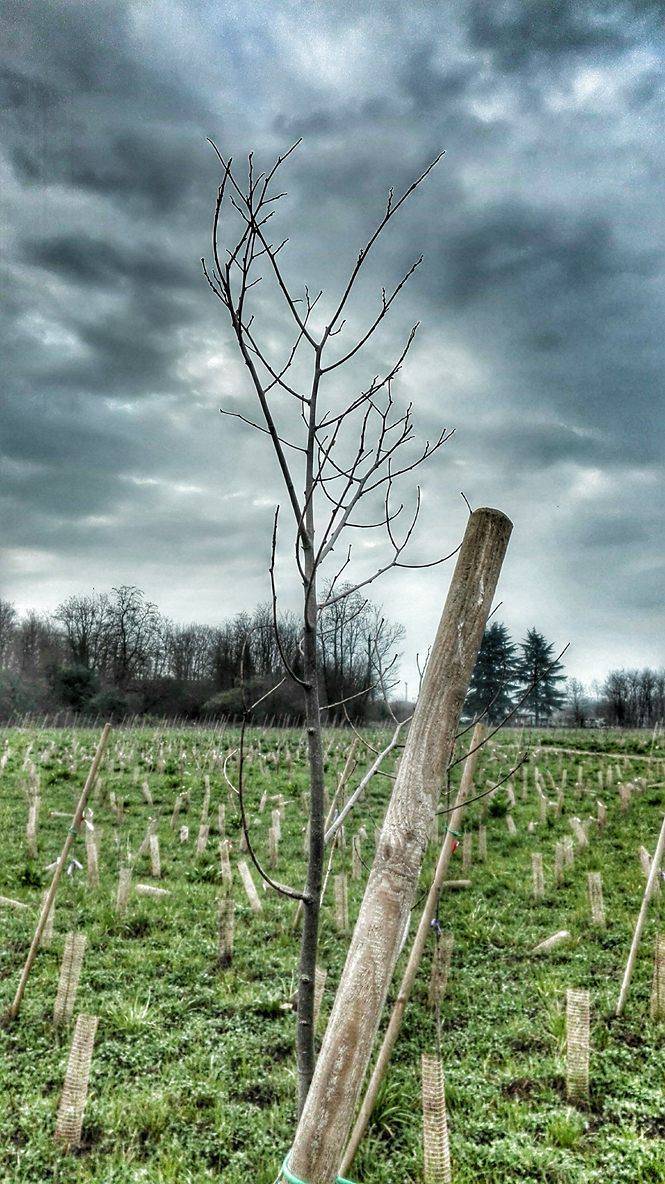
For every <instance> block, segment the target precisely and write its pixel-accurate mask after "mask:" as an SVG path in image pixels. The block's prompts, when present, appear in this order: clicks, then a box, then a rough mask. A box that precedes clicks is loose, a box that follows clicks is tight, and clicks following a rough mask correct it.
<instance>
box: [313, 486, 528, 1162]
mask: <svg viewBox="0 0 665 1184" xmlns="http://www.w3.org/2000/svg"><path fill="white" fill-rule="evenodd" d="M511 529H512V524H511V523H510V520H509V519H508V518H506V516H505V515H504V514H502V513H500V512H499V511H498V510H488V509H481V510H476V511H475V512H474V513H473V514H472V515H471V517H470V518H469V521H468V524H467V529H466V533H465V536H464V540H463V543H462V546H461V549H460V553H459V557H458V560H457V564H456V567H455V572H454V574H453V579H452V582H451V586H450V590H449V592H448V597H447V599H446V604H445V608H444V611H443V616H442V618H441V622H440V625H439V629H438V631H437V636H436V639H435V642H434V645H433V648H432V652H431V655H430V659H429V662H428V664H427V670H426V672H425V678H424V680H423V686H422V690H421V693H420V696H419V699H418V704H417V707H416V711H415V714H414V718H413V721H412V723H411V727H410V730H409V735H408V738H407V741H406V745H405V749H404V754H403V757H402V761H401V764H400V769H399V772H398V775H397V778H396V781H395V785H394V789H393V794H392V797H391V800H390V804H389V806H388V810H387V812H386V817H385V821H384V824H383V828H382V831H381V835H380V838H379V843H378V846H377V851H376V856H375V859H374V865H373V868H372V871H371V873H370V876H369V880H368V883H367V888H366V891H365V896H364V899H363V903H362V906H361V910H360V915H359V918H358V922H357V924H356V928H355V932H354V935H353V938H352V941H351V946H350V949H349V953H348V956H347V960H346V964H345V967H344V971H343V974H342V979H341V982H340V986H339V989H338V992H337V997H336V999H335V1004H334V1007H333V1011H332V1014H331V1017H330V1021H329V1023H328V1028H327V1031H326V1035H325V1038H324V1041H323V1045H322V1048H321V1052H320V1054H319V1058H318V1061H317V1064H316V1069H315V1071H314V1076H313V1079H312V1084H311V1086H310V1089H309V1093H308V1095H307V1100H306V1102H305V1105H304V1108H303V1110H302V1114H301V1117H300V1121H299V1124H298V1128H297V1131H296V1135H295V1139H294V1143H293V1149H292V1152H291V1156H290V1166H291V1170H292V1171H293V1173H294V1174H295V1175H297V1176H299V1177H300V1179H302V1180H306V1181H308V1184H331V1182H332V1181H333V1180H334V1178H335V1175H336V1172H337V1168H338V1166H339V1163H340V1160H341V1157H342V1152H343V1149H344V1145H345V1142H346V1139H347V1136H348V1133H349V1129H350V1126H351V1120H352V1117H353V1111H354V1109H355V1106H356V1103H357V1101H358V1094H359V1092H360V1088H361V1086H362V1081H363V1077H364V1075H365V1072H366V1070H367V1065H368V1062H369V1058H370V1055H371V1050H372V1045H373V1042H374V1038H375V1036H376V1030H377V1027H378V1023H379V1018H380V1015H381V1010H382V1008H383V1005H384V1002H385V998H386V993H387V990H388V986H389V984H390V980H391V978H392V975H393V972H394V969H395V962H396V960H397V956H398V953H399V948H400V942H401V939H402V936H403V934H404V930H405V928H406V923H407V920H408V916H409V913H410V911H411V908H412V907H413V903H414V898H415V893H416V890H417V884H418V877H419V874H420V868H421V864H422V859H423V855H424V852H425V849H426V846H427V840H428V835H429V833H430V831H431V826H432V819H433V817H434V811H435V809H436V806H437V803H438V797H439V791H440V786H441V780H442V777H443V775H444V773H445V770H446V767H447V765H448V763H449V761H450V757H451V753H452V751H453V747H454V743H455V730H456V727H457V723H458V720H459V715H460V711H461V708H462V704H463V702H464V697H465V694H466V691H467V688H468V685H469V679H470V676H471V672H472V670H473V665H474V662H475V660H476V656H477V653H478V648H479V645H480V641H481V638H482V634H483V630H484V627H485V623H486V621H487V617H488V614H489V610H490V605H491V602H492V598H493V596H494V591H495V588H496V582H497V579H498V575H499V572H500V570H501V564H502V562H503V557H504V555H505V551H506V547H507V545H508V539H509V537H510V531H511ZM306 915H307V912H306Z"/></svg>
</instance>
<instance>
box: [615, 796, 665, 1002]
mask: <svg viewBox="0 0 665 1184" xmlns="http://www.w3.org/2000/svg"><path fill="white" fill-rule="evenodd" d="M663 851H665V817H664V818H663V825H662V826H661V828H660V835H659V836H658V843H657V844H656V851H655V854H654V857H653V859H652V861H651V871H650V872H649V879H648V880H647V883H646V888H645V889H644V896H643V897H642V905H641V907H640V912H639V916H638V918H637V924H636V926H635V932H634V934H633V940H632V943H631V947H630V953H629V955H628V961H627V963H626V969H625V971H624V974H623V982H622V983H621V990H620V991H619V998H618V999H617V1006H616V1014H617V1015H621V1012H622V1011H623V1009H624V1006H625V1003H626V995H627V994H628V987H629V986H630V980H631V978H632V977H633V970H634V968H635V959H636V957H637V949H638V946H639V944H640V938H641V936H642V930H643V929H644V924H645V921H646V919H647V912H648V910H649V901H650V900H651V894H652V892H653V886H654V884H655V882H656V877H657V876H658V873H659V871H660V865H661V862H662V858H663Z"/></svg>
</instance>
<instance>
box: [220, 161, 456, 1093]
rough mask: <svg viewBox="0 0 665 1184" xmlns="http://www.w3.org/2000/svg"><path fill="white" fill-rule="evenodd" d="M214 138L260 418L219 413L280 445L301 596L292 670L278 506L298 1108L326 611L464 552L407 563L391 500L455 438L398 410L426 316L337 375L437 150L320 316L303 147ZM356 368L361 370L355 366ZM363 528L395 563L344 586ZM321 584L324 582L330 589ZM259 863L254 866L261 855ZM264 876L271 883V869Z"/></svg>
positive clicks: (225, 253) (389, 299) (320, 801)
mask: <svg viewBox="0 0 665 1184" xmlns="http://www.w3.org/2000/svg"><path fill="white" fill-rule="evenodd" d="M211 143H212V141H211ZM212 146H213V148H214V150H215V152H216V153H217V156H218V158H219V161H220V164H221V168H222V177H221V183H220V185H219V189H218V192H217V199H216V202H215V207H214V215H213V220H212V260H211V261H210V263H206V261H205V260H202V265H203V271H204V275H205V278H206V280H207V282H208V284H209V286H210V288H211V290H212V292H213V293H214V294H215V296H216V297H217V299H218V300H219V301H220V303H221V304H222V306H223V307H224V309H225V311H226V314H227V315H228V318H229V321H230V325H231V329H232V333H233V336H234V338H235V342H236V344H237V348H238V350H239V353H240V356H241V358H242V361H243V362H244V365H245V367H246V372H247V375H248V376H249V380H250V387H251V390H252V393H253V396H254V397H255V398H256V400H257V402H258V409H259V417H258V421H257V419H255V418H253V417H252V416H251V415H245V414H244V413H241V412H236V411H229V410H226V409H223V408H222V409H221V410H222V413H223V414H225V415H230V416H234V417H236V418H238V419H240V420H241V421H242V422H243V423H245V424H246V425H247V426H248V427H250V428H251V429H252V430H255V431H257V432H259V433H260V434H262V435H264V436H266V437H267V442H269V444H270V445H271V447H272V451H273V453H274V456H275V459H276V463H277V466H278V469H279V472H280V474H281V479H282V483H283V487H284V490H285V496H286V501H287V503H288V507H289V512H290V517H291V521H292V528H293V532H294V554H295V564H296V565H297V570H298V573H299V578H300V580H301V581H302V590H303V592H302V596H303V599H302V642H301V647H302V660H301V662H300V663H298V668H297V669H296V668H295V664H294V663H293V661H289V657H288V655H287V652H286V650H285V647H284V646H283V644H282V642H281V639H280V632H279V628H278V612H277V591H276V554H277V542H278V527H279V514H280V508H279V506H277V508H276V510H275V516H274V523H273V532H272V549H271V560H270V579H271V588H272V606H273V625H274V628H275V635H276V641H277V645H278V647H279V650H280V655H281V662H282V666H283V669H284V672H285V675H287V676H288V677H289V678H290V679H292V680H293V681H294V682H295V683H297V684H298V685H299V686H300V687H301V689H302V694H303V696H304V703H305V716H306V727H307V741H308V761H309V783H310V803H309V815H310V816H309V854H308V863H307V877H306V885H305V888H304V891H302V892H298V891H295V890H294V889H289V888H288V887H286V886H285V885H276V884H275V883H274V882H273V887H276V888H277V890H279V891H283V892H286V894H287V895H289V896H291V897H293V898H294V899H301V900H302V905H303V928H302V940H301V949H300V963H299V978H298V1001H297V1017H298V1018H297V1039H296V1049H297V1064H298V1080H299V1103H300V1109H301V1110H302V1107H303V1105H304V1102H305V1099H306V1096H307V1092H308V1090H309V1086H310V1082H311V1078H312V1074H313V1070H314V1065H315V1051H314V1022H313V1019H314V991H315V968H316V955H317V942H318V931H319V912H320V902H321V890H322V882H323V869H324V845H325V832H326V811H325V792H324V766H323V749H322V738H321V721H322V711H324V710H325V709H326V707H330V706H337V704H321V702H320V688H321V685H322V679H321V669H320V665H321V656H320V655H321V648H320V645H319V622H320V617H321V614H322V613H323V614H325V613H329V611H330V610H331V608H332V607H334V606H335V605H337V604H339V603H340V602H341V601H342V600H345V599H348V598H350V597H354V596H357V594H358V593H359V592H360V591H361V589H363V588H365V587H366V586H367V585H369V584H371V583H372V582H373V581H374V580H375V579H377V577H378V576H380V575H382V574H383V573H385V572H387V571H388V570H390V569H395V568H405V567H431V566H433V565H434V564H437V563H442V562H444V560H445V559H447V558H450V557H451V555H453V554H455V551H453V552H451V555H444V556H442V557H441V558H438V559H434V560H433V561H431V562H427V563H410V562H408V559H407V557H406V548H407V546H408V544H409V542H410V540H411V538H412V536H413V532H414V529H415V526H416V523H417V520H418V516H419V512H420V489H419V488H418V489H417V490H414V509H413V513H412V515H411V517H410V518H409V520H408V523H407V525H406V526H405V527H404V528H402V529H401V531H400V530H399V523H398V522H397V519H398V518H399V517H400V515H401V514H402V513H403V505H402V504H401V503H400V504H396V499H397V487H396V483H398V482H399V479H400V478H405V477H406V475H407V474H412V473H413V471H414V470H415V469H417V468H419V467H420V466H421V465H422V464H423V463H424V462H425V461H427V460H428V459H429V458H430V457H432V456H433V455H434V454H435V453H437V452H438V450H439V449H440V448H441V447H442V445H443V444H444V443H445V442H446V441H447V440H448V439H449V437H450V435H451V433H450V432H448V431H446V430H443V431H441V433H440V434H439V435H438V436H437V438H436V439H434V440H433V441H432V442H430V441H426V442H424V443H423V444H422V445H421V446H416V447H415V451H412V446H413V445H414V442H415V433H414V423H413V415H412V408H411V406H408V407H407V408H406V409H405V410H403V411H401V410H399V409H398V408H397V407H396V404H395V400H394V398H393V384H394V380H395V378H396V376H397V374H398V372H399V371H400V369H401V367H402V366H403V364H404V361H405V359H406V356H407V354H408V352H409V349H410V348H411V346H412V343H413V341H414V338H415V335H416V331H417V328H418V326H417V324H416V325H413V326H412V327H411V328H410V330H409V331H408V332H407V333H406V335H405V340H404V344H403V345H402V346H401V347H400V348H399V349H398V351H397V356H396V357H394V358H393V359H392V361H391V362H389V363H388V364H386V365H385V368H384V369H383V372H382V373H380V374H377V375H375V376H374V377H373V378H372V379H371V381H370V382H369V383H368V384H367V385H366V386H365V387H364V389H361V390H357V391H356V393H353V394H349V395H346V396H344V397H340V396H339V395H338V394H336V392H337V391H339V385H338V381H337V380H338V376H339V371H340V369H341V368H342V367H347V373H351V371H353V372H355V363H354V359H356V358H357V355H358V354H359V353H360V351H361V350H363V348H364V347H365V346H367V344H368V342H370V340H371V339H372V338H373V337H374V334H375V333H376V331H377V330H379V329H380V327H381V326H382V324H383V322H384V320H385V318H386V317H387V315H388V313H389V312H390V310H391V309H392V307H393V305H394V303H395V301H396V299H397V297H398V296H399V294H400V292H401V291H402V289H403V288H404V286H405V284H406V283H407V282H408V281H409V279H410V278H411V277H412V276H413V274H414V272H415V271H416V269H417V268H418V267H419V265H420V263H421V260H422V256H421V257H419V258H417V259H415V261H414V262H413V263H412V264H411V266H410V267H409V268H408V269H407V270H406V271H405V273H404V274H403V275H402V276H401V278H400V279H399V281H398V282H397V283H396V284H395V286H394V287H393V288H392V289H391V290H390V291H386V289H382V290H381V294H380V297H379V301H378V307H377V309H376V311H375V313H374V314H373V315H372V316H371V317H370V320H369V323H368V324H367V325H366V327H364V328H363V329H362V330H360V331H358V333H357V334H356V335H355V336H354V337H353V339H352V340H350V339H347V338H348V337H349V333H350V329H349V325H348V322H347V317H348V313H349V303H350V300H351V297H352V295H355V292H356V290H357V288H356V285H357V281H358V277H359V275H360V273H361V271H362V269H363V267H364V265H365V263H366V260H367V258H368V256H369V255H370V253H371V251H372V249H373V248H374V246H375V244H376V243H377V240H378V239H379V238H380V236H382V235H383V234H384V232H385V231H386V230H387V228H388V227H389V226H390V225H391V224H392V222H393V220H394V218H395V217H396V215H397V214H398V213H399V211H400V210H401V209H402V207H403V206H404V205H405V203H406V202H407V201H408V200H409V199H410V198H411V197H412V196H413V194H414V193H415V192H416V190H417V189H418V188H419V186H420V185H421V184H422V182H423V181H424V180H425V178H426V177H427V176H428V175H429V173H430V172H431V170H432V169H433V167H434V165H435V164H436V163H437V160H438V159H440V158H439V157H437V159H436V160H434V161H432V162H431V163H430V164H429V165H428V166H427V167H426V168H425V169H424V170H423V171H422V172H421V173H420V174H419V175H418V176H417V177H416V179H415V180H414V181H413V182H412V183H411V184H410V185H408V186H407V188H406V189H405V190H404V192H403V193H402V194H401V196H399V197H396V195H395V194H394V192H393V190H392V189H391V190H390V192H389V194H388V198H387V203H386V206H385V208H384V210H383V213H382V216H381V217H380V218H379V219H378V221H377V223H376V225H375V227H374V229H373V230H372V233H371V234H370V235H369V237H368V238H367V240H366V241H365V243H364V245H363V246H362V248H361V249H360V250H359V251H358V254H357V256H356V258H355V261H354V262H353V265H352V266H351V268H350V274H349V275H348V278H347V280H346V282H345V283H344V284H343V285H342V288H341V294H340V295H339V296H338V298H337V299H336V300H334V301H332V302H331V305H330V307H329V309H328V311H327V313H326V315H324V314H323V306H324V301H323V300H322V296H323V292H322V290H319V291H318V293H317V295H316V296H313V295H312V289H310V287H308V286H307V285H304V286H303V285H299V286H298V288H297V289H296V288H294V286H293V284H292V283H291V281H290V279H289V277H288V276H287V273H286V270H285V267H284V266H283V258H284V256H283V252H284V248H285V246H286V244H287V242H288V239H287V238H284V239H283V240H280V241H277V236H273V235H272V233H271V230H272V225H273V223H272V218H273V215H274V213H275V209H276V206H277V205H278V203H279V202H280V201H281V200H282V199H283V198H284V197H285V196H286V195H285V193H284V192H282V191H281V190H280V189H279V188H278V183H277V178H278V175H279V174H280V170H281V169H282V166H283V165H284V163H285V161H286V160H287V159H288V158H289V157H290V156H291V154H292V153H293V151H294V149H295V148H296V147H297V144H294V145H292V147H290V148H289V149H288V151H286V152H285V153H284V154H283V155H280V156H279V157H278V158H277V160H276V161H275V163H274V164H273V166H272V167H271V168H270V169H269V170H268V171H267V172H258V171H257V170H256V169H255V165H254V159H253V154H251V153H250V155H249V157H248V162H247V172H246V174H245V171H244V168H243V170H242V173H243V175H242V176H241V175H240V173H239V172H238V170H237V169H236V168H235V167H234V166H233V163H232V160H231V159H226V158H225V157H224V155H223V154H222V153H221V152H220V151H219V150H218V149H217V147H216V146H215V145H214V144H213V145H212ZM333 250H334V247H333V246H332V245H331V251H333ZM257 289H258V294H257ZM266 289H268V290H269V291H266ZM280 315H283V316H284V317H285V318H286V319H287V320H288V322H289V324H290V327H291V330H292V332H291V333H290V336H289V338H288V343H287V344H285V345H284V347H283V355H282V356H280V357H279V358H277V357H276V356H274V341H275V338H276V334H275V331H274V325H275V317H277V316H280ZM257 318H258V320H257ZM262 318H264V319H267V320H268V329H267V331H265V330H262V328H261V327H260V325H259V323H258V321H260V320H261V319H262ZM342 343H344V344H342ZM351 363H354V364H353V365H351V366H350V365H349V364H351ZM301 490H302V492H300V491H301ZM356 530H361V531H382V532H383V535H384V545H385V547H386V548H387V550H386V551H385V552H384V553H385V555H386V558H385V561H384V562H380V563H379V564H378V565H377V567H376V569H375V570H374V571H372V572H371V573H370V574H369V575H365V574H363V573H361V575H360V576H359V577H358V579H357V580H356V581H355V582H349V572H350V570H351V569H350V567H349V565H350V563H351V554H352V547H351V545H350V544H346V537H347V532H351V531H356ZM343 535H345V539H344V540H342V536H343ZM342 541H343V542H344V543H345V546H344V559H343V562H341V564H339V565H338V566H337V570H336V571H335V573H334V574H333V575H332V577H331V576H330V574H328V576H327V579H326V583H325V585H324V584H323V581H322V579H321V571H322V568H323V566H324V564H326V562H327V561H330V560H331V556H332V555H333V552H335V551H337V552H338V553H339V549H340V545H341V542H342ZM344 573H346V574H344ZM343 574H344V582H343V581H342V576H343ZM319 587H320V588H322V589H324V591H323V593H322V595H319V592H318V589H319ZM252 857H253V858H254V855H253V856H252ZM255 862H256V864H257V867H259V866H260V865H259V862H258V860H255ZM262 874H265V873H264V872H263V871H262ZM265 878H266V879H269V877H268V876H267V875H266V876H265Z"/></svg>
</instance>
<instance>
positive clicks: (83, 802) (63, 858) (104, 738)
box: [7, 724, 111, 1020]
mask: <svg viewBox="0 0 665 1184" xmlns="http://www.w3.org/2000/svg"><path fill="white" fill-rule="evenodd" d="M110 731H111V725H110V724H105V725H104V730H103V732H102V734H101V737H100V739H99V744H98V745H97V751H96V753H95V755H94V758H93V762H92V765H91V766H90V772H89V773H88V776H87V777H86V782H85V785H84V786H83V789H82V791H81V796H80V798H79V801H78V805H77V807H76V810H75V811H74V817H73V819H72V825H71V826H70V828H69V830H68V832H67V838H66V839H65V842H64V846H63V848H62V851H61V852H60V858H59V859H58V862H57V864H56V866H55V871H54V872H53V879H52V880H51V885H50V887H49V890H48V892H47V893H46V896H45V897H44V902H43V904H42V909H41V913H40V914H39V920H38V922H37V928H36V929H35V934H34V937H33V939H32V945H31V946H30V949H29V951H28V956H27V958H26V960H25V966H24V967H23V971H22V973H21V978H20V980H19V984H18V987H17V988H16V994H15V996H14V1001H13V1003H12V1005H11V1007H10V1008H9V1011H8V1012H7V1019H9V1020H13V1019H16V1016H17V1015H18V1013H19V1010H20V1007H21V1003H22V1001H23V996H24V994H25V987H26V983H27V981H28V977H29V975H30V971H31V970H32V966H33V963H34V961H35V958H36V957H37V950H38V949H39V946H40V944H41V940H42V933H43V932H44V926H45V925H46V922H47V920H48V915H49V913H50V911H51V905H52V904H53V901H54V900H55V894H56V892H57V890H58V884H59V883H60V877H61V876H62V873H63V871H64V868H65V864H66V862H67V856H68V855H69V852H70V851H71V848H72V844H73V842H74V839H75V838H76V836H77V835H78V832H79V827H80V826H81V820H82V818H83V811H84V810H85V808H86V806H87V804H88V798H89V797H90V794H91V792H92V788H93V786H94V784H95V780H96V778H97V773H98V771H99V766H100V764H101V761H102V757H103V755H104V750H105V748H106V744H107V742H108V738H109V732H110Z"/></svg>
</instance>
